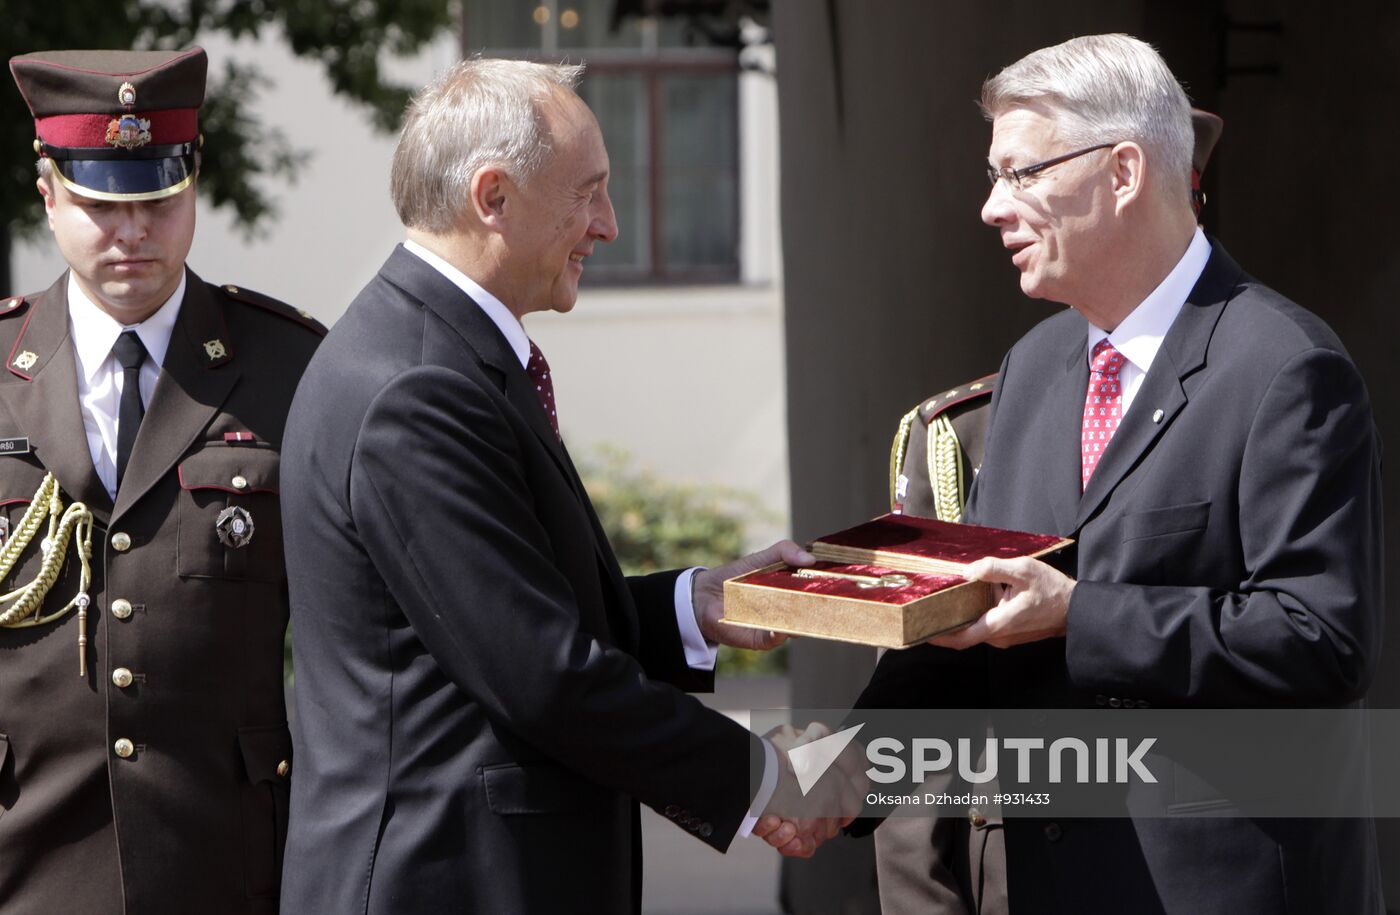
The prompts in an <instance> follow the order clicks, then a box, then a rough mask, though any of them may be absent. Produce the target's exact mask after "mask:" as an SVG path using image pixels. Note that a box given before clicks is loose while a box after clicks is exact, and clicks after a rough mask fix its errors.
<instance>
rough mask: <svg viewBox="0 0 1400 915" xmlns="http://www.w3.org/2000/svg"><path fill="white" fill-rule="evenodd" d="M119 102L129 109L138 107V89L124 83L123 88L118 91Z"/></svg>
mask: <svg viewBox="0 0 1400 915" xmlns="http://www.w3.org/2000/svg"><path fill="white" fill-rule="evenodd" d="M117 102H118V104H121V105H125V106H126V107H127V108H134V107H136V87H135V86H133V85H132V84H131V83H122V86H121V88H120V89H118V90H117Z"/></svg>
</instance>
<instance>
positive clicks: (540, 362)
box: [525, 340, 563, 441]
mask: <svg viewBox="0 0 1400 915" xmlns="http://www.w3.org/2000/svg"><path fill="white" fill-rule="evenodd" d="M525 374H527V375H529V376H530V381H531V382H532V383H534V385H535V396H536V397H538V398H539V399H540V406H542V407H544V414H545V415H546V416H548V417H549V425H550V426H551V427H553V429H554V437H555V438H557V439H560V440H561V441H562V440H563V436H561V435H560V434H559V417H558V416H556V415H555V412H554V382H552V381H550V380H549V363H548V362H546V361H545V358H544V353H542V352H540V348H539V347H538V346H536V345H535V341H534V340H531V341H530V361H529V362H528V363H527V364H526V365H525Z"/></svg>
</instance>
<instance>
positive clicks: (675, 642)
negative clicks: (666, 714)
mask: <svg viewBox="0 0 1400 915" xmlns="http://www.w3.org/2000/svg"><path fill="white" fill-rule="evenodd" d="M679 575H680V573H679V572H657V573H656V574H654V575H640V576H636V577H633V578H629V579H627V586H628V587H629V588H631V590H632V600H633V602H635V603H636V605H637V612H638V614H639V615H640V617H641V626H642V643H641V649H640V651H639V652H638V654H637V660H638V661H640V662H641V665H642V669H643V670H645V671H646V672H647V676H648V677H651V678H652V679H653V680H663V681H665V682H667V683H669V684H671V685H672V686H674V687H676V688H677V689H683V690H685V691H686V692H688V693H709V692H714V689H715V672H714V669H713V668H711V669H710V670H697V669H695V668H694V667H691V666H690V665H689V664H687V663H686V660H685V646H684V644H683V643H682V642H681V631H680V624H679V623H678V622H677V619H676V578H677V577H679Z"/></svg>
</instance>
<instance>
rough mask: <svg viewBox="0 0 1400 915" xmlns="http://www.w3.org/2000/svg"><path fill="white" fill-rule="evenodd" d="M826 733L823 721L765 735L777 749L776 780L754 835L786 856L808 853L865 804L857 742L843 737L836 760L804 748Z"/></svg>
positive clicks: (862, 756) (865, 781) (861, 756)
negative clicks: (802, 727)
mask: <svg viewBox="0 0 1400 915" xmlns="http://www.w3.org/2000/svg"><path fill="white" fill-rule="evenodd" d="M830 735H831V729H830V728H829V727H827V726H826V725H824V724H822V723H821V722H813V723H812V724H810V725H808V726H807V727H806V728H805V729H804V730H800V731H799V730H796V729H794V728H793V727H792V726H791V725H785V726H783V727H781V728H778V729H776V730H774V731H771V732H769V733H768V734H767V735H766V737H767V739H768V742H769V743H771V744H772V745H773V747H774V749H776V750H777V755H778V759H779V772H778V783H777V786H776V787H775V788H774V790H773V796H772V798H771V799H770V800H769V802H768V805H767V807H765V808H764V812H763V815H762V816H761V817H759V819H758V822H757V823H755V824H754V828H753V835H755V836H757V837H759V838H761V839H763V840H764V841H765V842H767V843H768V844H769V845H771V846H773V847H774V848H776V849H778V851H780V852H781V853H782V854H784V855H787V856H789V857H796V858H810V857H811V856H812V855H813V853H815V852H816V850H817V848H818V847H819V846H820V845H821V844H822V843H823V842H825V841H826V840H827V839H834V838H835V837H836V836H837V834H838V833H840V831H841V828H842V827H844V826H847V825H849V824H850V822H851V821H852V820H854V819H855V818H856V815H857V814H859V813H860V809H861V806H862V805H863V804H864V800H865V793H866V790H867V789H868V788H869V785H870V782H869V779H867V778H866V775H865V767H866V760H865V754H864V753H863V752H862V751H861V745H860V744H859V743H857V742H856V741H853V740H852V741H849V742H847V743H846V745H845V746H844V747H842V748H841V750H840V752H839V753H838V754H837V755H836V758H835V759H834V760H831V759H830V758H829V756H828V754H826V753H820V754H818V753H811V752H808V751H804V749H803V748H805V747H807V745H809V744H812V743H814V742H815V741H818V740H821V739H822V738H825V737H829V736H830Z"/></svg>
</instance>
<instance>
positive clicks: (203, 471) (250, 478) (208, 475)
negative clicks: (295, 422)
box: [179, 445, 279, 496]
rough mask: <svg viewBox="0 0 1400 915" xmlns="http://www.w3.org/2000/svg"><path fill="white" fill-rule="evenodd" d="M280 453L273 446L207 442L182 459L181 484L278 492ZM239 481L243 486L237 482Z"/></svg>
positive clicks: (197, 487) (250, 491) (221, 489)
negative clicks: (234, 445)
mask: <svg viewBox="0 0 1400 915" xmlns="http://www.w3.org/2000/svg"><path fill="white" fill-rule="evenodd" d="M278 463H279V461H278V455H277V452H276V451H273V450H272V449H271V448H239V447H232V446H229V445H208V446H206V447H204V448H201V449H200V450H198V451H196V452H195V453H194V454H191V455H190V456H189V457H187V458H185V459H184V460H183V461H181V462H180V468H179V474H180V486H181V487H182V488H184V489H189V490H195V489H214V490H219V491H220V492H231V493H237V494H246V493H252V492H266V493H272V494H273V495H274V496H275V495H277V487H278V475H277V467H278ZM239 482H241V483H242V485H241V486H240V485H238V484H239Z"/></svg>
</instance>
